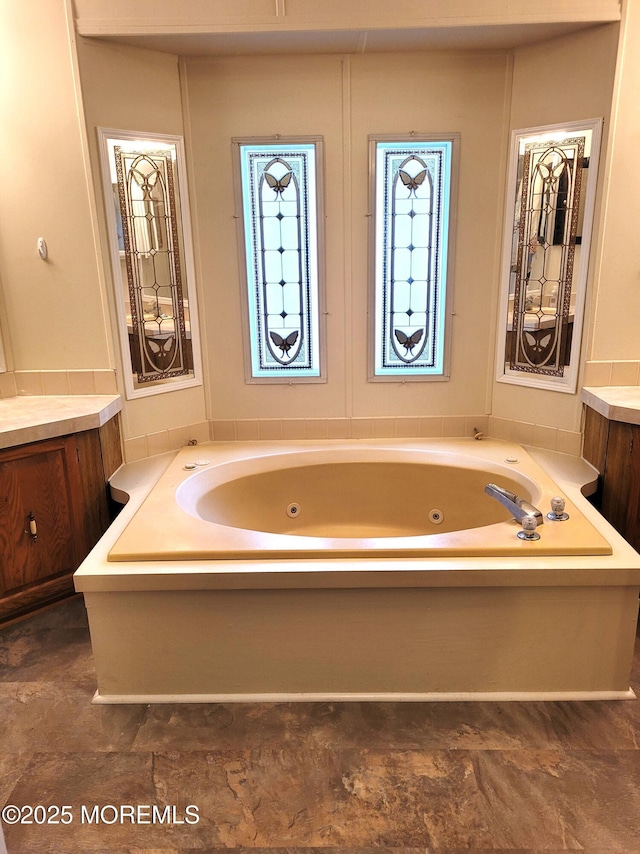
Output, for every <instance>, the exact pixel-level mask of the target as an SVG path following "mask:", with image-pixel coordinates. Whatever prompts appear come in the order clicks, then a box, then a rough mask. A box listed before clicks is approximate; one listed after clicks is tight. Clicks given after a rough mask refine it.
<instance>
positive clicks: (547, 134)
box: [496, 119, 602, 394]
mask: <svg viewBox="0 0 640 854" xmlns="http://www.w3.org/2000/svg"><path fill="white" fill-rule="evenodd" d="M601 129H602V119H590V120H588V121H584V122H568V123H566V124H561V125H546V126H542V127H537V128H522V129H520V130H514V131H513V133H512V138H511V157H510V164H509V183H508V188H507V204H506V207H505V228H504V242H503V264H502V296H501V306H500V321H499V335H500V339H499V343H498V351H497V372H496V378H497V379H498V381H500V382H506V383H513V384H516V385H528V386H535V387H538V388H545V389H549V390H553V391H561V392H566V393H568V394H573V393H574V392H575V389H576V387H577V383H578V374H579V369H580V358H579V357H580V346H581V337H582V322H583V318H584V302H585V293H586V283H587V274H588V268H589V247H590V241H591V233H592V223H593V212H594V205H595V192H596V184H597V176H598V156H599V150H600V136H601Z"/></svg>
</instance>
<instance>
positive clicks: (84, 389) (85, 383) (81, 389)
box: [0, 370, 118, 398]
mask: <svg viewBox="0 0 640 854" xmlns="http://www.w3.org/2000/svg"><path fill="white" fill-rule="evenodd" d="M19 394H31V395H46V394H118V385H117V383H116V372H115V371H110V370H104V371H9V372H7V373H5V374H0V398H5V397H15V396H16V395H19Z"/></svg>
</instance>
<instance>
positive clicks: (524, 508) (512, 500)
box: [484, 483, 544, 525]
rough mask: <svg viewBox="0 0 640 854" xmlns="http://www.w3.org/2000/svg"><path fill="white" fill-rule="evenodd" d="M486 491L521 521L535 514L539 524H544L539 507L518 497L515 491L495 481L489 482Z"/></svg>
mask: <svg viewBox="0 0 640 854" xmlns="http://www.w3.org/2000/svg"><path fill="white" fill-rule="evenodd" d="M484 491H485V492H486V493H487V495H489V496H490V497H491V498H495V499H496V500H497V501H499V502H500V504H502V505H503V506H504V507H506V508H507V510H508V511H509V512H510V513H511V514H512V515H513V517H514V518H515V519H517V520H518V521H519V522H520V521H521V520H522V518H523V517H524V516H535V517H536V521H537V522H538V525H542V523H543V522H544V518H543V515H542V512H541V511H540V510H538V508H537V507H534V506H533V504H530V503H529V502H528V501H526V500H525V499H524V498H518V496H517V495H515V493H513V492H509V491H508V490H506V489H505V488H504V487H502V486H498V485H497V484H495V483H488V484H487V485H486V486H485V488H484Z"/></svg>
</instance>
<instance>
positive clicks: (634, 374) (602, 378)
mask: <svg viewBox="0 0 640 854" xmlns="http://www.w3.org/2000/svg"><path fill="white" fill-rule="evenodd" d="M582 384H583V385H585V386H590V387H593V386H599V387H601V386H605V385H616V386H620V385H640V362H635V361H617V362H587V364H586V365H585V369H584V377H583V381H582Z"/></svg>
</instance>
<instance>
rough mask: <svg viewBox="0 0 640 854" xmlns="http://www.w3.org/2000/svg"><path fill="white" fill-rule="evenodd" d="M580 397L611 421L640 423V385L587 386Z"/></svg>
mask: <svg viewBox="0 0 640 854" xmlns="http://www.w3.org/2000/svg"><path fill="white" fill-rule="evenodd" d="M580 397H581V400H582V402H583V403H585V404H586V405H587V406H588V407H589V408H590V409H593V410H595V411H596V412H598V413H599V414H600V415H602V416H604V417H605V418H608V419H609V421H624V422H625V423H627V424H640V386H635V385H634V386H591V387H590V386H585V387H584V388H583V389H582V392H581V395H580Z"/></svg>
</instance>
